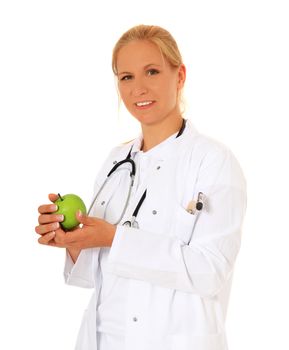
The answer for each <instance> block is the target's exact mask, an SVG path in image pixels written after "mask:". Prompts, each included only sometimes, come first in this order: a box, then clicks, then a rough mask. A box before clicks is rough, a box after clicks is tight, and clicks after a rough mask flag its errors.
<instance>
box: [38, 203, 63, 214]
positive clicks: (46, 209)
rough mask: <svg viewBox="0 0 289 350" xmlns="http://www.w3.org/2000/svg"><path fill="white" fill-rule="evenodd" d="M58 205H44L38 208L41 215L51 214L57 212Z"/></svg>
mask: <svg viewBox="0 0 289 350" xmlns="http://www.w3.org/2000/svg"><path fill="white" fill-rule="evenodd" d="M57 208H58V207H57V205H56V204H43V205H40V207H38V212H39V214H49V213H54V212H55V211H56V210H57Z"/></svg>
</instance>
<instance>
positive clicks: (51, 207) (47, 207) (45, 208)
mask: <svg viewBox="0 0 289 350" xmlns="http://www.w3.org/2000/svg"><path fill="white" fill-rule="evenodd" d="M48 198H49V200H51V202H55V201H56V200H57V199H58V195H57V194H55V193H50V194H49V195H48ZM57 209H58V207H57V205H56V204H54V203H52V204H43V205H40V207H38V212H39V214H49V213H54V212H55V211H56V210H57Z"/></svg>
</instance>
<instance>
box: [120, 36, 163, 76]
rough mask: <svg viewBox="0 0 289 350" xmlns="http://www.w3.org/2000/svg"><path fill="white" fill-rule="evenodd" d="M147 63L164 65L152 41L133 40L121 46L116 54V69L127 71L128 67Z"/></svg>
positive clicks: (144, 65)
mask: <svg viewBox="0 0 289 350" xmlns="http://www.w3.org/2000/svg"><path fill="white" fill-rule="evenodd" d="M149 64H155V65H159V66H164V65H165V64H166V63H165V60H164V59H163V56H162V54H161V51H160V50H159V48H158V47H157V45H155V44H154V43H150V42H148V41H140V40H138V41H133V42H130V43H128V44H127V45H125V46H123V47H122V48H121V49H120V50H119V52H118V55H117V67H118V71H119V72H122V71H128V70H129V68H130V67H136V66H138V67H139V68H145V67H146V66H148V65H149Z"/></svg>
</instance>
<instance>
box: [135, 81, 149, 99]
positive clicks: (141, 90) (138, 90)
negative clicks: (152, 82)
mask: <svg viewBox="0 0 289 350" xmlns="http://www.w3.org/2000/svg"><path fill="white" fill-rule="evenodd" d="M147 92H148V89H147V87H146V86H145V85H144V84H143V83H142V82H137V83H135V84H134V86H133V88H132V94H133V96H134V97H137V96H140V95H144V94H146V93H147Z"/></svg>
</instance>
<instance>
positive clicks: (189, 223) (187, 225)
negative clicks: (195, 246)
mask: <svg viewBox="0 0 289 350" xmlns="http://www.w3.org/2000/svg"><path fill="white" fill-rule="evenodd" d="M198 214H199V213H198V212H197V213H195V214H190V213H189V212H188V211H187V210H186V209H185V208H184V207H183V206H181V205H178V206H177V207H176V210H175V215H174V216H173V219H172V220H173V222H172V230H173V231H172V232H173V235H174V236H176V237H177V238H179V239H180V240H181V241H183V242H184V243H185V244H189V242H190V240H191V238H192V234H193V231H194V227H195V224H196V220H197V216H198Z"/></svg>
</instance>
